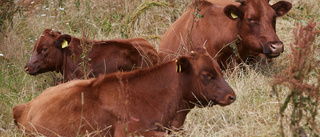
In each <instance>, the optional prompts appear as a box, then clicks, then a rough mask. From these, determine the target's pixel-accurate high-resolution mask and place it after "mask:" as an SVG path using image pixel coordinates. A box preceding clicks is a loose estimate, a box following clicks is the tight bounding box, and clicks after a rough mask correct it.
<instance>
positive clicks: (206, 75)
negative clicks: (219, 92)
mask: <svg viewBox="0 0 320 137" xmlns="http://www.w3.org/2000/svg"><path fill="white" fill-rule="evenodd" d="M202 76H203V78H205V79H208V80H210V79H212V77H211V75H210V74H202Z"/></svg>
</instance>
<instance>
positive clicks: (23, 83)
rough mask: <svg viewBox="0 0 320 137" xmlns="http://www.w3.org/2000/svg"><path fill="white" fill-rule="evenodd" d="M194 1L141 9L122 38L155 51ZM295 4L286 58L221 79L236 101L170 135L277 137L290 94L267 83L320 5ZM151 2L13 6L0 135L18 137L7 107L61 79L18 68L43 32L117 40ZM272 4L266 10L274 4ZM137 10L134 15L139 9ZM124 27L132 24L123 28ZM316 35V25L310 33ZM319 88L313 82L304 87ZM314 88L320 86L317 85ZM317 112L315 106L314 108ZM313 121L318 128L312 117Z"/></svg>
mask: <svg viewBox="0 0 320 137" xmlns="http://www.w3.org/2000/svg"><path fill="white" fill-rule="evenodd" d="M192 1H193V0H169V1H168V0H164V1H157V2H163V3H168V5H164V6H152V7H151V8H145V10H143V12H139V14H137V15H138V16H137V18H135V19H134V22H132V23H131V26H130V28H129V29H130V30H129V31H126V32H125V33H127V35H128V38H134V37H144V38H147V39H148V41H149V42H151V43H152V44H153V45H154V46H155V47H156V48H157V46H158V44H159V42H160V38H161V36H162V35H163V34H164V33H165V31H166V30H167V29H168V28H169V26H170V25H172V23H173V22H174V21H175V20H177V19H178V18H179V17H180V16H181V15H182V13H183V12H184V11H185V9H186V8H187V6H188V5H189V4H190V3H191V2H192ZM288 1H290V2H292V3H293V8H292V10H291V11H290V12H289V13H288V15H286V16H284V17H282V18H279V19H278V20H277V34H278V35H279V37H280V39H281V40H282V41H283V42H284V44H285V52H284V53H283V54H282V55H281V56H279V57H278V58H276V59H274V62H273V64H271V65H270V66H268V67H266V68H261V67H254V66H253V67H251V69H248V70H247V71H243V70H241V69H236V70H234V73H233V74H230V75H229V73H227V74H226V76H225V78H226V79H227V81H228V83H229V84H230V85H231V87H232V88H233V89H234V91H235V92H236V94H237V100H236V102H235V103H233V104H231V105H230V106H226V107H220V106H213V107H212V108H195V109H194V110H192V111H191V113H190V114H189V115H188V117H187V119H186V122H185V124H184V131H181V132H175V133H173V134H172V135H169V136H175V135H176V136H203V137H204V136H281V132H280V125H281V123H280V118H281V114H280V112H279V107H278V106H279V104H282V103H283V102H284V100H285V98H286V96H287V95H288V94H289V93H290V91H289V90H288V89H285V88H283V89H282V91H281V92H280V94H279V98H277V97H276V96H275V95H273V93H272V92H271V91H272V88H271V86H270V83H271V82H272V80H273V77H272V75H274V74H278V73H280V72H281V70H283V69H285V68H287V67H288V66H289V64H290V62H289V58H290V55H291V54H292V50H291V49H290V48H289V45H290V43H293V42H294V35H293V33H292V32H293V28H295V24H296V23H298V22H300V23H307V21H309V20H310V19H313V20H314V21H315V22H320V17H319V15H320V11H319V9H320V2H319V1H318V0H305V1H297V0H288ZM145 2H152V1H149V0H136V1H133V0H113V1H111V0H110V1H109V0H108V1H85V0H73V1H66V0H59V1H36V0H35V1H33V2H29V3H28V2H25V3H15V4H16V6H17V7H18V6H23V7H28V8H23V9H24V10H21V13H19V12H17V13H16V14H14V15H13V16H12V21H11V19H5V20H3V23H2V25H1V26H0V30H1V32H0V54H3V56H0V136H22V135H23V133H21V132H20V131H18V129H17V128H16V127H15V126H14V124H13V121H12V116H11V115H12V114H11V113H12V108H13V107H14V106H15V105H17V104H20V103H25V102H28V101H30V100H32V99H33V98H35V97H37V96H38V95H39V94H40V93H41V92H42V91H43V90H44V89H46V88H48V87H50V86H52V85H54V84H55V79H56V77H58V76H59V75H58V74H56V73H53V72H52V73H46V74H41V75H37V76H30V75H27V74H26V73H25V72H24V71H23V67H24V65H25V64H26V62H27V61H28V59H29V58H30V56H31V54H32V50H33V46H34V44H35V42H36V40H37V39H38V38H39V36H40V35H41V33H42V31H43V30H44V29H45V28H52V29H55V30H59V31H61V32H62V33H67V34H71V35H73V36H76V37H82V35H83V31H82V28H84V29H86V34H87V35H88V36H90V37H89V39H90V38H94V39H96V40H100V39H103V40H107V39H113V38H122V37H123V33H121V26H124V25H129V24H128V22H127V17H128V16H132V15H134V14H133V13H135V11H137V10H138V9H139V7H141V5H142V4H143V3H145ZM275 2H277V1H276V0H271V2H270V3H275ZM138 11H139V10H138ZM129 23H130V22H129ZM315 28H316V29H319V24H318V25H317V26H315ZM122 32H124V31H123V30H122ZM313 45H315V46H316V47H317V48H316V49H315V50H314V52H315V54H316V55H315V56H317V57H319V56H320V50H319V47H320V46H319V45H320V36H319V35H317V36H316V37H315V41H314V43H313ZM310 83H311V84H317V83H316V81H310ZM318 84H319V83H318ZM286 110H287V111H285V112H284V114H285V115H288V116H289V115H290V114H291V113H290V112H291V111H292V110H293V108H292V106H288V108H287V109H286ZM317 110H318V112H319V110H320V109H319V106H318V108H317ZM315 121H316V122H317V123H319V121H320V117H319V115H317V116H316V117H315ZM283 129H284V132H285V133H289V132H290V126H289V123H284V126H283Z"/></svg>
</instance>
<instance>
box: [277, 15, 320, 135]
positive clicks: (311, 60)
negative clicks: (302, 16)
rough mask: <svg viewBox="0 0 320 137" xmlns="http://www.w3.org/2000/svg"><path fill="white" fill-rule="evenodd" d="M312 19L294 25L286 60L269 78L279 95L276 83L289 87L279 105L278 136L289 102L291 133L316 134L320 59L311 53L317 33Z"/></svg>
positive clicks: (278, 86) (319, 89)
mask: <svg viewBox="0 0 320 137" xmlns="http://www.w3.org/2000/svg"><path fill="white" fill-rule="evenodd" d="M315 26H316V23H315V22H313V21H310V22H309V23H308V24H307V25H306V26H303V25H301V23H300V24H299V25H298V28H296V29H294V31H293V33H294V37H295V42H294V43H293V44H291V45H290V48H291V50H292V54H291V56H290V64H289V67H288V68H287V69H284V70H283V71H282V72H280V73H279V74H278V75H277V76H275V79H274V82H273V89H274V92H276V94H277V97H278V98H279V92H280V91H281V90H280V89H281V88H280V87H281V86H280V85H283V86H285V87H288V88H289V90H290V91H291V92H290V93H289V94H288V95H287V97H286V99H285V101H284V104H283V105H281V107H280V114H281V130H282V136H287V135H285V132H284V130H283V126H284V124H283V123H284V122H283V120H284V119H285V118H284V112H285V110H286V109H287V108H288V107H289V105H292V107H293V109H292V112H291V115H290V128H291V132H292V134H293V136H304V135H307V134H308V135H311V136H319V135H320V131H319V129H320V127H319V124H316V123H317V122H316V116H317V115H318V110H319V105H318V103H319V101H320V98H319V97H320V73H319V72H320V67H319V65H320V60H319V58H318V57H317V55H316V54H315V53H316V52H314V51H316V50H317V48H319V47H317V46H316V45H314V40H315V38H316V36H317V34H318V33H319V31H318V30H316V28H315Z"/></svg>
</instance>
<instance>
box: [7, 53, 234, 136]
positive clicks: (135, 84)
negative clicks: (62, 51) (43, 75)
mask: <svg viewBox="0 0 320 137" xmlns="http://www.w3.org/2000/svg"><path fill="white" fill-rule="evenodd" d="M235 99H236V95H235V93H234V91H233V90H232V89H231V87H230V86H229V85H228V83H227V82H226V81H225V80H224V78H223V76H222V73H221V70H220V68H219V65H218V64H217V62H215V61H214V60H213V59H212V58H211V57H209V56H207V55H204V54H200V53H198V52H192V53H191V55H189V56H182V57H180V58H178V59H177V60H176V61H169V62H166V63H163V64H160V65H157V66H154V67H152V68H148V69H139V70H136V71H132V72H116V73H111V74H107V75H103V76H99V77H97V78H93V79H89V80H74V81H70V82H68V83H64V84H61V85H58V86H55V87H51V88H48V89H46V90H45V91H44V92H43V93H42V94H40V95H39V96H38V97H37V98H35V99H33V100H32V101H30V102H28V103H25V104H20V105H17V106H16V107H15V108H14V109H13V118H14V122H15V124H16V125H18V127H19V128H20V130H25V131H27V132H34V133H35V132H37V133H40V134H43V135H45V136H56V135H61V136H76V135H78V134H80V135H83V134H86V133H92V132H94V131H100V133H99V135H100V136H117V137H118V136H129V135H144V136H151V135H154V136H157V135H164V132H163V131H165V129H170V128H173V127H175V128H179V127H181V126H182V125H183V123H184V121H185V118H186V115H187V114H188V112H189V111H190V109H192V108H194V107H195V105H198V106H199V107H205V106H212V105H215V104H218V105H221V106H225V105H229V104H231V103H232V102H234V101H235ZM103 129H104V130H103ZM78 131H79V132H78Z"/></svg>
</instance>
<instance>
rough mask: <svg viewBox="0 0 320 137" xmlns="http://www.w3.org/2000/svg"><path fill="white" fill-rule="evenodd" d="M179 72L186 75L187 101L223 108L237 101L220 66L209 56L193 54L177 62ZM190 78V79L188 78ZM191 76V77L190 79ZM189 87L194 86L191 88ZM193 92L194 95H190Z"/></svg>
mask: <svg viewBox="0 0 320 137" xmlns="http://www.w3.org/2000/svg"><path fill="white" fill-rule="evenodd" d="M177 72H179V73H183V74H186V77H184V78H183V79H184V80H186V81H187V82H186V83H185V84H186V86H185V87H187V88H188V89H185V90H186V91H188V93H186V95H184V96H185V97H184V98H186V100H188V101H192V102H193V103H200V104H199V105H200V106H208V105H209V102H211V103H212V104H210V105H214V104H219V105H221V106H225V105H229V104H231V103H232V102H234V101H235V100H236V95H235V93H234V91H233V90H232V88H231V87H230V86H229V85H228V83H227V82H226V81H225V80H224V78H223V75H222V72H221V70H220V67H219V64H218V63H217V62H216V61H215V60H214V59H212V58H211V57H210V56H209V55H208V54H199V53H198V52H192V53H191V57H190V58H187V57H181V58H179V59H178V60H177ZM188 76H189V77H188ZM190 76H191V77H190ZM189 85H194V86H193V87H191V88H190V87H189ZM190 92H192V94H190Z"/></svg>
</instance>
